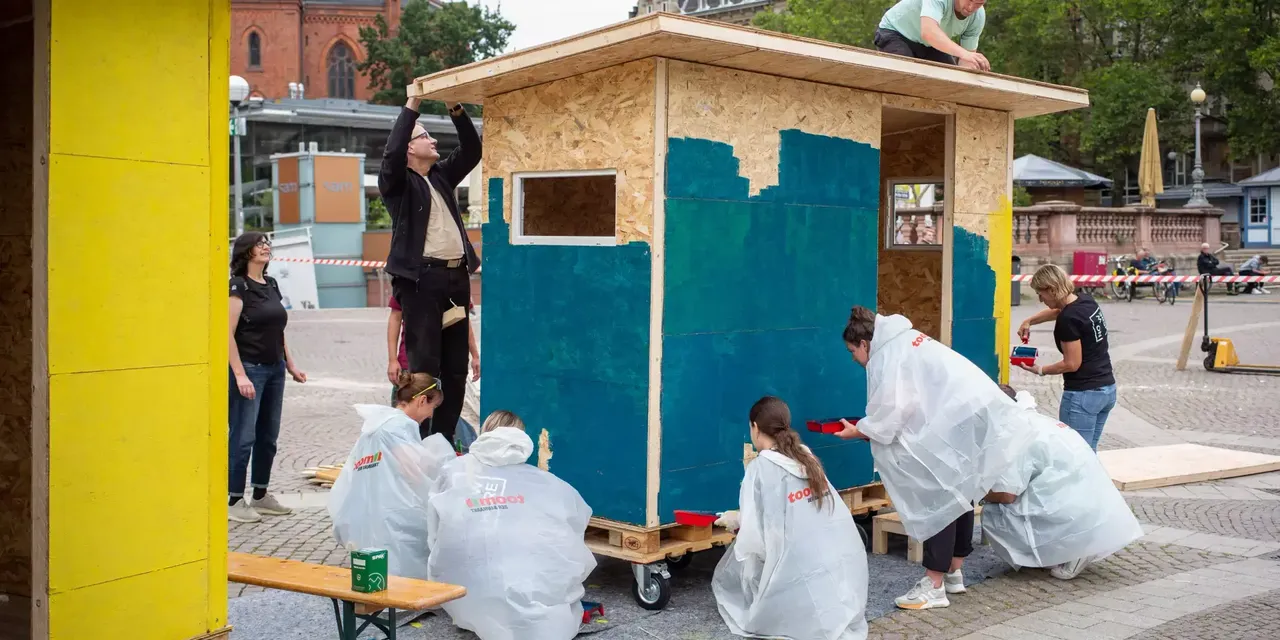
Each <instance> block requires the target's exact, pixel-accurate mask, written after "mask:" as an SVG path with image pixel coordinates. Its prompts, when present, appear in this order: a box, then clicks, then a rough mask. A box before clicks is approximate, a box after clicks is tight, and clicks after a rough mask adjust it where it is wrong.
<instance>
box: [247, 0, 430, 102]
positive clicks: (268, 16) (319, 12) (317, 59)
mask: <svg viewBox="0 0 1280 640" xmlns="http://www.w3.org/2000/svg"><path fill="white" fill-rule="evenodd" d="M427 1H428V2H430V3H431V4H433V5H436V6H440V5H441V2H440V0H427ZM408 3H409V0H231V73H232V75H237V76H240V77H242V78H244V79H245V80H247V81H248V82H249V88H250V90H251V91H252V93H251V94H250V95H255V96H261V97H263V98H265V99H267V100H273V99H276V98H288V97H291V96H290V94H289V83H291V82H294V83H301V84H302V86H303V97H307V98H346V99H354V100H368V99H369V98H371V97H372V96H373V93H374V92H373V91H371V90H370V89H369V81H368V79H367V78H366V77H365V76H364V75H363V74H361V73H360V72H358V71H356V62H358V61H360V60H363V59H364V53H365V52H364V49H363V48H362V47H361V46H360V27H362V26H370V27H371V26H373V24H374V18H375V17H376V16H378V15H382V16H384V17H385V18H386V20H387V23H388V24H389V25H390V26H391V29H392V30H393V31H394V30H395V29H397V28H398V27H399V26H400V13H401V11H403V9H404V6H405V5H407V4H408Z"/></svg>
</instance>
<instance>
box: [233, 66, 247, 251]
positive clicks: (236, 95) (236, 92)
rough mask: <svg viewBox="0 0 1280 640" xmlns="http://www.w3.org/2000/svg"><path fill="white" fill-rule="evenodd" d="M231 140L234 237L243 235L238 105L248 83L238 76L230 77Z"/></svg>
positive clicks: (242, 99)
mask: <svg viewBox="0 0 1280 640" xmlns="http://www.w3.org/2000/svg"><path fill="white" fill-rule="evenodd" d="M230 97H231V124H232V132H231V138H232V142H233V143H234V148H235V185H236V191H235V193H236V196H235V197H236V236H239V235H240V234H242V233H244V199H243V194H242V193H241V184H240V133H241V131H240V103H241V102H244V99H245V98H247V97H249V83H248V82H247V81H246V80H245V79H244V78H241V77H240V76H231V93H230Z"/></svg>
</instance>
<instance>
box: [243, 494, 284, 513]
mask: <svg viewBox="0 0 1280 640" xmlns="http://www.w3.org/2000/svg"><path fill="white" fill-rule="evenodd" d="M241 502H243V500H241ZM253 510H254V511H257V512H258V513H263V514H266V515H269V516H287V515H289V514H291V513H293V509H290V508H289V507H286V506H284V505H282V504H280V501H279V500H276V497H275V496H273V495H271V494H270V493H268V494H266V495H264V496H262V499H261V500H254V501H253Z"/></svg>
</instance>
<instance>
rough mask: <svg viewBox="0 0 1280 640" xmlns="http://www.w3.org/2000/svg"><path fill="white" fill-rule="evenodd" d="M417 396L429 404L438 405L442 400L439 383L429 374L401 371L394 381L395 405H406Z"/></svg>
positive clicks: (442, 395)
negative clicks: (423, 397)
mask: <svg viewBox="0 0 1280 640" xmlns="http://www.w3.org/2000/svg"><path fill="white" fill-rule="evenodd" d="M418 394H422V395H423V396H425V397H426V399H427V402H429V403H431V404H440V400H442V399H443V398H444V394H442V393H441V392H440V381H439V380H436V379H435V378H434V377H432V376H431V375H430V374H427V373H409V372H408V371H401V372H400V377H399V378H398V379H397V380H396V404H408V403H409V402H411V401H412V400H413V399H414V397H415V396H417V395H418Z"/></svg>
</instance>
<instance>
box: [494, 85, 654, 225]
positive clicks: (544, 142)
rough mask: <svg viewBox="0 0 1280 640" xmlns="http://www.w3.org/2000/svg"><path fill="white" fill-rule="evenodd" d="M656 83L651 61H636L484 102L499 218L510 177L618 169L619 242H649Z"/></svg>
mask: <svg viewBox="0 0 1280 640" xmlns="http://www.w3.org/2000/svg"><path fill="white" fill-rule="evenodd" d="M655 78H656V63H655V61H654V60H639V61H636V62H631V63H628V64H625V65H620V66H617V67H610V68H608V69H601V70H599V71H593V72H591V73H585V74H583V75H580V76H574V77H572V78H565V79H563V80H557V81H555V82H549V83H547V84H542V85H538V86H535V87H529V88H527V89H521V90H519V91H513V92H511V93H506V94H503V95H499V96H494V97H492V98H489V99H488V100H487V101H486V103H485V108H484V174H485V175H486V176H487V177H491V178H502V184H503V191H504V193H503V199H502V201H503V202H504V203H506V204H505V205H504V207H503V217H504V219H506V220H507V221H508V222H509V221H510V220H511V203H512V198H511V188H512V184H513V181H512V179H511V174H512V173H513V172H520V171H566V170H585V169H615V170H617V182H616V193H617V233H616V236H617V239H618V243H619V244H625V243H628V242H633V241H642V242H648V241H649V238H650V237H651V236H652V224H653V153H654V151H653V139H654V136H653V126H654V115H655V114H654V102H655V89H656V87H655ZM488 197H489V194H488V181H487V180H486V181H485V193H484V200H482V202H488ZM487 219H488V217H487V214H486V220H487Z"/></svg>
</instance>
